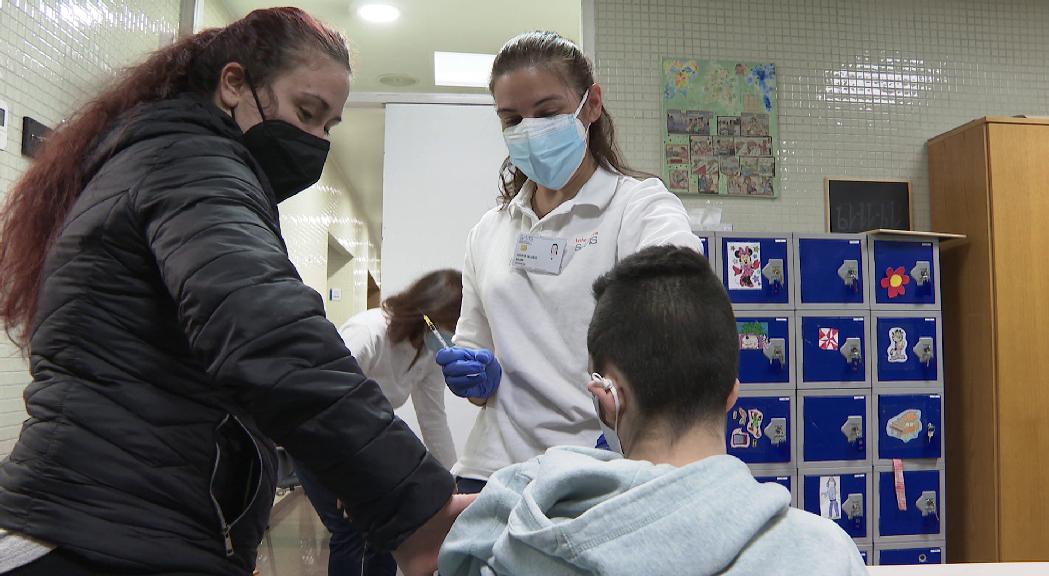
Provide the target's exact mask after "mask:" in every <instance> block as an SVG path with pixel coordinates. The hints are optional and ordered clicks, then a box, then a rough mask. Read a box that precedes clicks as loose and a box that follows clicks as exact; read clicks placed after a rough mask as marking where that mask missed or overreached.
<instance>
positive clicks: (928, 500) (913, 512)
mask: <svg viewBox="0 0 1049 576" xmlns="http://www.w3.org/2000/svg"><path fill="white" fill-rule="evenodd" d="M903 481H904V498H903V499H904V502H902V503H901V502H899V501H898V500H897V498H896V476H895V473H894V472H893V471H892V470H879V471H878V535H877V536H878V538H888V537H896V536H899V537H916V536H932V537H939V536H941V535H942V534H943V523H942V521H941V518H940V516H941V515H942V514H943V512H942V510H943V501H944V500H943V497H942V493H943V470H913V469H912V470H907V469H904V471H903ZM901 504H903V506H902V508H905V509H904V510H901Z"/></svg>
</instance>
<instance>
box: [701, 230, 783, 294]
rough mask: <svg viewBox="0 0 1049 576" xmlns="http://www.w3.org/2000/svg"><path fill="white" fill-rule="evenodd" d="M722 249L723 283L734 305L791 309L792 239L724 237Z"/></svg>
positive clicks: (721, 243) (721, 242) (721, 244)
mask: <svg viewBox="0 0 1049 576" xmlns="http://www.w3.org/2000/svg"><path fill="white" fill-rule="evenodd" d="M720 247H721V255H720V256H719V258H720V264H721V270H722V273H723V282H724V284H725V289H726V290H727V291H728V295H729V300H731V301H732V303H733V304H735V305H758V306H783V307H789V305H790V304H791V303H792V300H791V298H790V293H791V288H790V285H791V284H790V283H791V282H792V281H793V277H792V276H791V275H792V274H793V270H791V255H792V252H791V247H790V237H789V236H780V237H771V238H769V237H762V236H723V237H721V241H720Z"/></svg>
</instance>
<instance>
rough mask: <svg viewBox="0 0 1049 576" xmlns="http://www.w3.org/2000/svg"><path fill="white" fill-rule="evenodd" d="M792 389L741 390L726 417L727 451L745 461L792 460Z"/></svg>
mask: <svg viewBox="0 0 1049 576" xmlns="http://www.w3.org/2000/svg"><path fill="white" fill-rule="evenodd" d="M793 442H794V398H793V394H792V393H791V392H789V391H788V392H769V393H757V392H741V393H740V396H739V399H738V400H737V401H736V404H735V406H733V407H732V410H731V411H730V412H729V413H728V417H727V418H726V420H725V444H726V446H727V451H728V453H729V454H731V455H733V456H735V457H737V458H739V459H740V460H742V461H744V462H746V463H747V464H780V465H782V464H789V463H793V462H794V450H793V448H792V444H793Z"/></svg>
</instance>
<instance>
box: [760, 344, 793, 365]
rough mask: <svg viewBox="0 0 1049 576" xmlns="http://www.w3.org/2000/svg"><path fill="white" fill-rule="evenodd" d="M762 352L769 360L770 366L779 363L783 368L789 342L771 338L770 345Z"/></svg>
mask: <svg viewBox="0 0 1049 576" xmlns="http://www.w3.org/2000/svg"><path fill="white" fill-rule="evenodd" d="M762 352H763V353H764V354H765V357H766V358H768V359H769V364H770V365H771V364H774V363H776V362H779V365H780V367H781V368H782V367H783V365H784V364H785V363H786V359H787V341H786V339H784V338H769V341H768V345H766V346H765V349H764V350H763V351H762Z"/></svg>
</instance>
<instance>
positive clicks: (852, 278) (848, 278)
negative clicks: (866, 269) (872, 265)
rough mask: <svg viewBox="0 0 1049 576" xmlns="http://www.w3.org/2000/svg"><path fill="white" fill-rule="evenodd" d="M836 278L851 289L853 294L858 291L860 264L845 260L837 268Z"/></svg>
mask: <svg viewBox="0 0 1049 576" xmlns="http://www.w3.org/2000/svg"><path fill="white" fill-rule="evenodd" d="M838 278H841V281H842V282H844V283H845V286H846V287H848V288H851V289H852V291H853V292H855V291H857V290H859V286H860V283H859V279H860V264H859V262H857V261H855V260H846V261H844V262H842V264H841V266H839V267H838Z"/></svg>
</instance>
